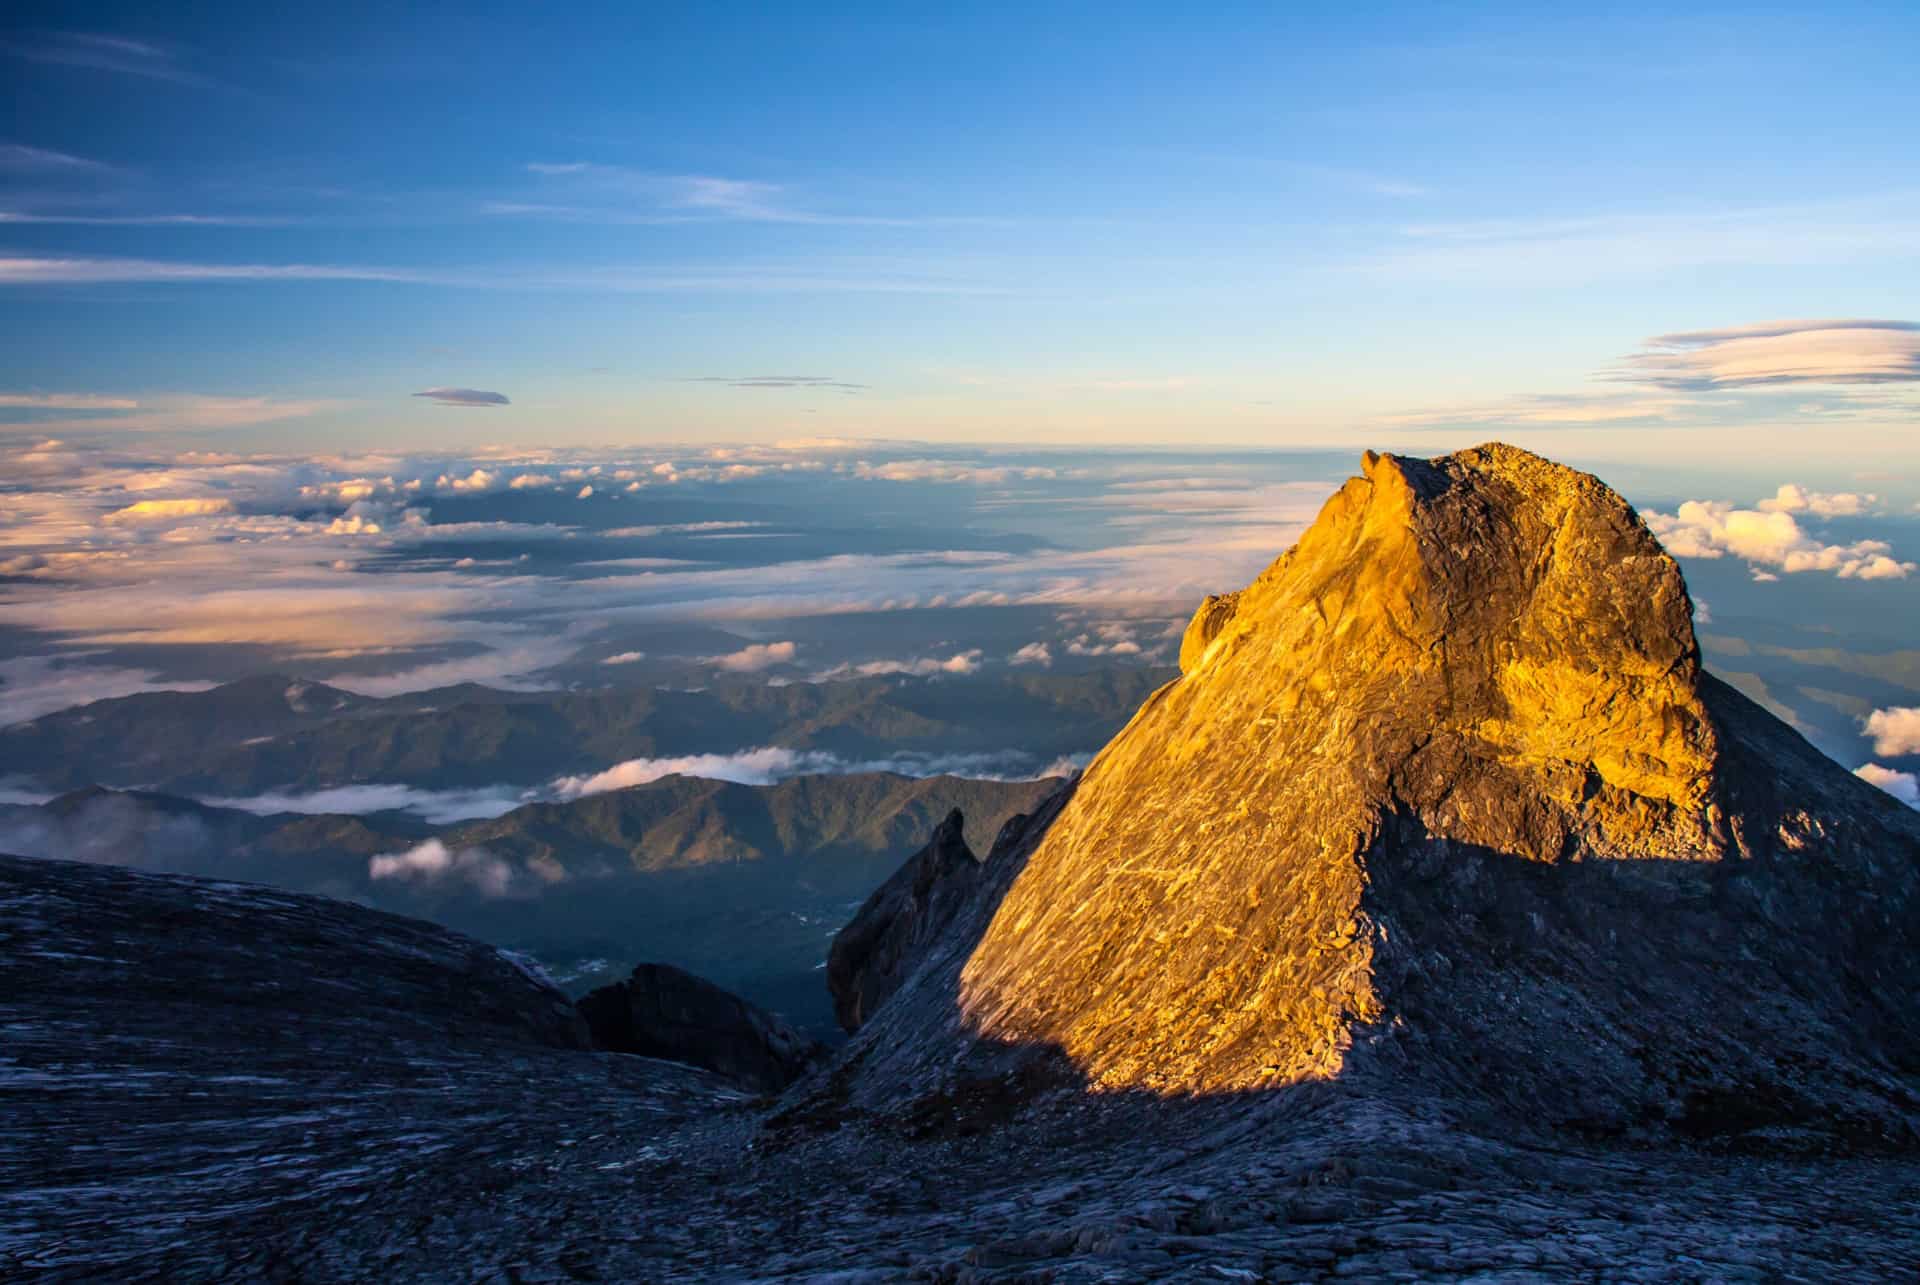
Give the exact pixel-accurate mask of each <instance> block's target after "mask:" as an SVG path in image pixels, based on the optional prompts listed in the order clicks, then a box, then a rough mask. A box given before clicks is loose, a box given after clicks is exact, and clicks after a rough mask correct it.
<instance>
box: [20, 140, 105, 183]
mask: <svg viewBox="0 0 1920 1285" xmlns="http://www.w3.org/2000/svg"><path fill="white" fill-rule="evenodd" d="M116 172H117V168H116V167H115V166H112V165H108V164H106V163H104V162H102V161H95V160H89V159H87V158H86V157H84V156H75V155H74V154H73V153H72V152H56V151H54V150H52V149H51V148H46V147H28V146H27V145H26V144H25V143H0V174H40V175H48V176H56V177H57V176H71V175H81V174H86V175H100V174H113V173H116Z"/></svg>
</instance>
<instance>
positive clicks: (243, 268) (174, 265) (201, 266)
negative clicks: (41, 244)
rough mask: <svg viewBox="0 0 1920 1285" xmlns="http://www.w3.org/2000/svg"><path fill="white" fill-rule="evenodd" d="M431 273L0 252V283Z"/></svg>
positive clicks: (389, 277) (406, 277)
mask: <svg viewBox="0 0 1920 1285" xmlns="http://www.w3.org/2000/svg"><path fill="white" fill-rule="evenodd" d="M434 280H436V278H434V277H432V276H430V275H428V274H423V273H418V272H413V271H410V270H408V269H405V268H369V267H355V266H351V265H342V264H319V263H196V262H191V261H185V260H178V259H123V258H100V257H83V256H51V255H0V286H34V285H128V284H137V283H141V282H155V283H161V284H166V283H176V282H206V281H407V282H423V283H424V282H431V281H434Z"/></svg>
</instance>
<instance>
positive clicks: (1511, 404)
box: [1380, 392, 1693, 429]
mask: <svg viewBox="0 0 1920 1285" xmlns="http://www.w3.org/2000/svg"><path fill="white" fill-rule="evenodd" d="M1692 404H1693V403H1692V401H1691V399H1689V398H1687V397H1683V396H1678V395H1675V394H1669V393H1655V394H1648V393H1625V392H1621V393H1611V392H1609V393H1557V394H1556V393H1540V394H1535V395H1533V396H1524V397H1508V398H1503V399H1501V400H1499V401H1495V402H1482V403H1478V404H1472V403H1470V404H1467V405H1461V406H1447V407H1433V408H1430V409H1425V410H1416V411H1404V412H1401V413H1399V414H1395V415H1387V416H1383V417H1382V418H1381V421H1380V422H1381V423H1383V424H1387V425H1391V426H1393V427H1396V428H1441V429H1445V428H1461V427H1469V426H1471V427H1480V428H1493V427H1500V426H1503V425H1516V426H1517V425H1525V426H1528V427H1538V428H1569V427H1576V426H1580V425H1588V424H1634V423H1659V422H1661V421H1664V420H1667V419H1670V418H1672V417H1673V416H1674V414H1675V413H1676V412H1678V411H1683V410H1685V409H1686V408H1688V407H1689V406H1691V405H1692Z"/></svg>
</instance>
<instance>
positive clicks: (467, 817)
mask: <svg viewBox="0 0 1920 1285" xmlns="http://www.w3.org/2000/svg"><path fill="white" fill-rule="evenodd" d="M1092 757H1093V756H1092V755H1091V754H1078V755H1069V756H1063V757H1060V758H1056V759H1054V760H1052V761H1051V762H1047V763H1041V762H1040V761H1039V760H1038V759H1037V758H1036V757H1035V756H1034V755H1031V754H1028V753H1025V752H1024V751H1021V750H998V751H993V752H990V753H978V754H912V753H905V754H896V755H892V756H889V757H886V758H873V759H850V758H846V757H844V756H842V755H839V754H834V753H831V752H829V751H826V750H791V749H786V748H784V747H782V746H775V745H763V746H758V747H755V748H752V749H745V750H737V751H735V752H733V753H731V754H683V755H677V756H671V757H663V758H636V759H628V760H627V761H626V762H624V763H616V764H614V765H613V766H612V767H609V768H607V769H606V770H605V771H601V772H593V773H586V774H582V775H578V776H562V777H557V778H555V779H554V780H552V781H549V782H548V783H547V784H545V785H541V786H534V787H532V788H530V789H529V788H522V787H519V786H511V785H489V786H479V787H476V788H473V789H463V790H428V789H421V788H419V787H416V786H411V785H342V786H335V787H333V788H330V789H324V790H309V791H291V790H287V791H270V792H268V793H265V794H254V795H247V796H245V797H239V798H235V797H207V798H202V799H201V800H200V802H202V803H205V804H207V805H209V806H211V807H220V808H237V809H239V810H241V811H243V812H252V813H254V814H255V815H258V816H272V815H274V814H276V813H283V812H297V813H303V814H307V815H341V814H345V815H351V816H359V815H364V814H366V813H369V812H410V813H412V814H413V815H415V816H418V817H420V818H421V819H423V820H426V821H429V822H432V823H433V824H435V825H452V824H454V823H456V822H460V821H475V820H484V819H491V818H493V817H497V816H503V815H505V814H506V813H508V812H511V811H513V810H514V809H515V808H517V807H522V806H524V805H526V804H529V803H551V802H563V803H564V802H568V801H571V800H573V799H583V798H586V797H587V796H588V795H592V794H605V793H607V792H609V791H612V790H624V789H628V788H630V787H632V786H636V785H646V784H648V783H649V782H652V781H658V780H662V779H664V778H666V777H669V776H694V777H702V778H705V779H707V780H712V781H732V782H734V783H735V784H738V785H773V784H776V783H777V782H780V781H784V780H786V779H788V778H789V777H795V776H847V775H851V774H854V773H859V772H893V773H897V774H898V775H901V776H920V777H925V776H964V777H971V778H974V779H976V780H983V781H1032V780H1038V779H1040V778H1041V777H1047V776H1067V775H1070V774H1071V773H1073V772H1075V771H1077V770H1079V768H1081V767H1082V766H1084V765H1085V764H1086V762H1087V761H1088V760H1089V759H1091V758H1092ZM23 801H25V800H24V799H23ZM35 801H37V799H36V800H35Z"/></svg>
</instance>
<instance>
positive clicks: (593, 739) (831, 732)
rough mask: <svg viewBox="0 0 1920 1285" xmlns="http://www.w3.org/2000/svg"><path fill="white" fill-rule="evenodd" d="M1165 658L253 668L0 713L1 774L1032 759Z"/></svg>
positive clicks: (179, 788)
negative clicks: (439, 684) (543, 674)
mask: <svg viewBox="0 0 1920 1285" xmlns="http://www.w3.org/2000/svg"><path fill="white" fill-rule="evenodd" d="M1173 672H1174V671H1172V670H1161V669H1124V668H1116V669H1110V670H1105V671H1100V672H1096V673H1088V674H1025V673H1002V674H987V675H976V676H971V677H964V678H938V679H926V678H911V677H893V676H890V677H884V678H866V679H854V680H849V681H844V682H823V683H792V684H789V685H786V686H777V687H776V686H768V685H766V684H764V683H754V682H749V681H744V680H729V681H723V682H720V683H716V684H715V685H714V686H712V687H710V688H707V689H705V690H700V691H674V690H667V689H661V688H639V689H634V688H603V689H593V690H579V691H564V692H505V691H496V690H493V689H491V688H487V687H480V686H475V685H472V684H464V685H461V686H457V687H443V688H438V689H435V690H433V691H426V692H417V693H411V694H408V695H404V696H394V697H387V698H375V697H369V696H361V695H357V694H355V693H353V692H349V691H344V690H342V689H340V688H336V687H329V686H326V685H325V684H322V683H315V682H307V681H304V680H301V679H298V678H289V677H286V676H283V675H264V676H260V677H255V678H248V679H243V680H241V681H239V682H234V683H228V684H226V685H225V686H222V687H216V688H213V689H211V690H209V691H200V692H150V693H145V694H142V695H138V696H124V697H118V698H115V699H111V700H102V701H95V702H93V703H92V704H89V705H83V706H79V707H76V708H73V709H67V710H61V711H59V712H58V713H54V714H48V715H46V716H44V717H42V718H39V719H36V720H34V721H32V722H28V723H21V724H17V725H14V726H12V727H7V728H0V778H5V777H10V776H11V777H24V778H27V779H29V780H31V781H33V782H36V783H38V784H40V785H41V786H43V787H44V788H46V789H48V790H70V789H77V788H81V787H84V786H89V785H108V786H116V787H122V788H143V789H150V790H159V791H164V792H166V793H170V794H188V795H201V796H240V795H247V794H255V793H259V792H262V791H268V790H317V789H324V788H330V787H335V786H343V785H353V784H362V783H369V782H377V783H380V784H383V785H408V786H414V787H418V788H424V789H450V788H462V787H474V786H486V785H514V786H531V785H538V784H541V783H544V782H547V781H551V780H553V779H554V778H556V777H559V776H563V775H577V774H586V773H594V772H599V771H602V770H604V769H606V768H607V767H610V766H612V765H614V764H616V763H621V762H624V761H626V760H629V759H635V758H660V757H673V756H684V755H695V754H732V753H736V752H739V751H741V750H743V749H748V748H753V747H759V746H776V747H781V748H786V749H792V750H814V751H824V752H826V753H830V754H833V755H836V756H838V757H840V758H843V759H846V760H850V761H855V762H863V761H864V762H884V761H891V760H897V759H899V758H901V756H909V757H916V758H918V759H921V760H923V761H925V762H927V763H930V764H931V765H932V768H933V769H934V770H937V769H938V768H939V766H940V765H941V760H943V759H945V760H948V761H953V760H958V759H960V758H961V757H962V756H966V755H980V754H995V755H1002V756H1007V761H1008V762H1009V764H1011V763H1013V762H1014V761H1015V760H1018V761H1019V762H1020V763H1021V764H1024V765H1025V766H1026V767H1027V768H1028V769H1029V770H1032V769H1038V768H1040V767H1042V766H1043V765H1045V764H1046V763H1048V762H1049V761H1051V760H1053V759H1055V758H1057V757H1059V756H1061V755H1069V754H1079V753H1086V752H1088V751H1091V750H1094V749H1097V748H1099V747H1100V746H1101V745H1103V744H1105V743H1106V741H1107V739H1108V738H1109V737H1111V736H1112V735H1113V733H1114V732H1115V731H1117V730H1118V729H1119V728H1120V727H1121V726H1122V725H1123V724H1124V723H1125V722H1126V720H1127V719H1128V718H1129V717H1131V716H1132V714H1133V711H1134V710H1135V709H1137V708H1139V706H1140V703H1141V701H1142V700H1143V699H1145V697H1146V696H1147V695H1148V694H1149V693H1150V692H1152V691H1153V690H1154V688H1156V687H1158V686H1160V685H1161V684H1162V683H1164V682H1166V681H1167V680H1168V679H1170V678H1171V677H1172V676H1173Z"/></svg>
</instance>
